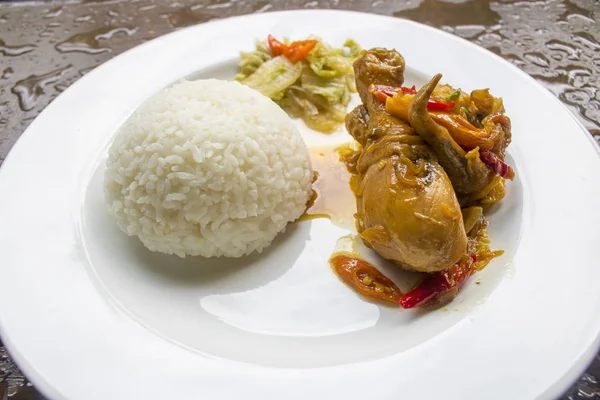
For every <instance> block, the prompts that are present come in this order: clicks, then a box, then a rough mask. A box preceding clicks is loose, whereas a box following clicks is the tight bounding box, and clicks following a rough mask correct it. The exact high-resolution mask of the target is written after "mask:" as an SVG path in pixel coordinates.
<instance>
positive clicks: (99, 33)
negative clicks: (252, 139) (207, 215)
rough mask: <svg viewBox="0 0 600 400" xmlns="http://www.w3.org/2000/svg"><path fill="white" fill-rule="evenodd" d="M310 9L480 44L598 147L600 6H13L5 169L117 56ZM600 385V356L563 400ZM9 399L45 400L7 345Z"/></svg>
mask: <svg viewBox="0 0 600 400" xmlns="http://www.w3.org/2000/svg"><path fill="white" fill-rule="evenodd" d="M309 8H335V9H348V10H355V11H363V12H370V13H376V14H383V15H391V16H394V17H398V18H408V19H411V20H414V21H418V22H422V23H425V24H428V25H432V26H435V27H437V28H440V29H443V30H445V31H447V32H451V33H453V34H455V35H458V36H461V37H463V38H465V39H467V40H470V41H472V42H474V43H477V44H478V45H480V46H483V47H485V48H487V49H489V50H491V51H493V52H494V53H496V54H499V55H500V56H502V57H504V58H505V59H506V60H508V61H510V62H511V63H513V64H515V65H516V66H517V67H519V68H521V69H523V70H524V71H525V72H527V73H529V74H530V75H532V76H533V77H535V78H536V79H537V80H538V81H540V82H541V83H542V84H543V85H544V86H546V87H547V88H548V90H550V91H551V92H552V93H554V94H555V95H556V96H558V98H559V99H560V100H561V101H562V102H563V103H565V104H566V105H567V106H568V107H569V108H570V109H571V110H573V112H574V113H575V114H576V115H578V116H579V117H580V119H581V121H582V122H583V124H584V125H585V126H586V127H587V128H588V129H589V130H590V133H591V134H592V135H594V137H595V139H596V141H597V142H598V143H600V2H599V1H598V0H541V1H531V2H530V1H513V0H495V1H490V0H443V1H442V0H403V1H400V0H397V1H391V0H354V1H340V0H314V1H309V0H239V1H236V0H231V1H228V0H208V1H192V0H180V1H177V0H173V1H172V2H170V1H161V0H132V1H130V0H88V1H82V2H73V1H54V2H48V1H37V2H36V1H26V2H25V1H22V2H19V1H16V2H15V1H13V2H0V164H1V163H2V161H3V160H4V158H5V157H6V154H7V153H8V152H9V150H10V148H11V147H12V146H13V144H14V143H15V142H16V141H17V139H18V138H19V136H20V135H21V133H22V132H23V131H24V130H25V128H26V127H27V125H28V124H29V123H30V122H31V121H32V120H33V119H34V118H35V117H36V116H37V115H38V114H39V113H40V112H41V111H42V110H43V109H44V107H46V105H47V104H48V103H49V102H51V101H52V100H53V99H54V98H55V97H56V96H58V94H59V93H60V92H61V91H63V90H64V89H65V88H66V87H68V86H69V85H70V84H72V83H73V82H75V81H76V80H77V79H79V78H80V77H81V76H83V75H85V74H86V73H87V72H89V71H90V70H91V69H93V68H94V67H96V66H97V65H99V64H101V63H103V62H104V61H106V60H108V59H110V58H111V57H114V56H115V55H117V54H119V53H121V52H123V51H125V50H127V49H130V48H132V47H134V46H136V45H138V44H140V43H143V42H145V41H147V40H150V39H152V38H155V37H157V36H160V35H163V34H165V33H169V32H171V31H173V30H176V29H180V28H183V27H186V26H189V25H193V24H198V23H202V22H206V21H209V20H211V19H217V18H225V17H230V16H235V15H241V14H249V13H263V12H270V11H275V10H289V9H309ZM538 117H541V118H543V116H538ZM9 284H10V282H2V283H1V284H0V290H2V285H9ZM599 378H600V355H599V356H597V357H596V358H595V361H594V363H593V364H592V365H591V366H590V367H589V369H588V370H587V372H586V373H585V374H584V375H583V376H582V377H581V378H580V379H579V380H578V381H577V382H576V383H575V384H574V385H573V386H572V387H571V388H570V389H569V390H568V391H567V393H566V394H565V395H564V397H563V398H565V399H591V398H593V399H600V384H599V383H598V379H599ZM6 396H7V397H8V398H13V399H41V398H42V397H41V396H40V395H39V394H38V393H37V392H36V391H35V389H34V388H33V387H31V385H30V384H29V383H28V381H27V378H26V377H24V376H23V374H22V373H21V372H20V371H19V369H18V368H17V366H16V365H15V364H14V363H13V362H12V361H11V359H10V356H9V355H8V354H7V352H6V350H5V349H4V347H3V346H2V343H1V342H0V400H5V397H6Z"/></svg>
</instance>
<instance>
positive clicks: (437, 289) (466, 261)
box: [400, 254, 477, 308]
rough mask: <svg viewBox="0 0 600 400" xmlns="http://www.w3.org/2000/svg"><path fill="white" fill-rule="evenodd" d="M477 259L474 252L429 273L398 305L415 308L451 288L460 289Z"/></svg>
mask: <svg viewBox="0 0 600 400" xmlns="http://www.w3.org/2000/svg"><path fill="white" fill-rule="evenodd" d="M476 261H477V256H475V254H473V255H471V256H468V257H464V258H463V259H462V260H461V261H459V262H458V263H456V264H454V265H453V266H452V267H450V268H448V269H447V270H444V271H438V272H434V273H432V274H430V275H429V276H428V277H427V278H425V280H424V281H423V282H422V283H421V284H420V285H419V286H418V287H417V288H416V289H413V290H411V291H410V292H408V293H406V294H405V295H403V296H402V298H400V307H402V308H415V307H420V306H422V305H424V304H427V303H429V302H430V301H431V300H434V299H437V298H439V297H440V296H442V295H443V294H446V293H448V292H449V291H450V290H453V289H456V290H458V289H460V287H461V286H462V285H463V283H465V281H466V280H467V278H468V277H469V276H471V272H472V271H473V265H474V264H475V262H476Z"/></svg>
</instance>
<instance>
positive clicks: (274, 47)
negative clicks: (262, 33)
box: [267, 35, 288, 57]
mask: <svg viewBox="0 0 600 400" xmlns="http://www.w3.org/2000/svg"><path fill="white" fill-rule="evenodd" d="M267 41H268V42H269V48H270V49H271V53H273V55H274V56H276V57H277V56H280V55H282V54H283V53H284V52H285V51H287V50H288V45H287V44H285V43H282V42H280V41H279V40H277V39H275V38H274V37H273V36H271V35H269V36H268V38H267Z"/></svg>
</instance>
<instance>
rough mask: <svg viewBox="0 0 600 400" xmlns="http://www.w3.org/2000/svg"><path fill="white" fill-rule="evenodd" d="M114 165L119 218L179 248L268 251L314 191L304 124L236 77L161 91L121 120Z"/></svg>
mask: <svg viewBox="0 0 600 400" xmlns="http://www.w3.org/2000/svg"><path fill="white" fill-rule="evenodd" d="M106 167H107V168H106V173H105V195H106V202H107V204H108V206H109V208H110V211H111V213H112V214H113V215H114V216H115V217H116V220H117V224H118V226H119V228H120V229H121V230H122V231H123V232H125V233H126V234H127V235H130V236H137V237H139V239H140V240H141V241H142V243H143V244H144V245H145V246H146V247H147V248H149V249H150V250H152V251H159V252H163V253H167V254H177V255H178V256H180V257H185V256H186V255H191V256H196V255H200V256H204V257H213V256H227V257H240V256H243V255H246V254H249V253H252V252H254V251H257V252H261V251H262V250H263V249H264V248H265V247H267V246H268V245H269V244H270V243H271V241H272V240H273V239H274V238H275V236H276V235H277V234H278V233H279V232H281V231H283V230H284V229H285V226H286V225H287V223H288V222H291V221H294V220H295V219H297V218H298V217H299V216H300V215H302V213H303V212H304V211H305V209H306V203H307V201H308V199H309V197H310V194H311V180H312V171H311V166H310V159H309V155H308V151H307V149H306V145H305V144H304V142H303V140H302V137H301V136H300V133H299V132H298V129H297V128H296V127H295V125H294V124H293V122H292V121H291V119H290V118H289V117H288V116H287V114H286V113H285V112H284V111H282V110H281V109H280V108H279V107H278V106H277V105H276V104H275V103H273V102H272V101H271V100H270V99H269V98H267V97H265V96H263V95H262V94H260V93H258V92H256V91H254V90H252V89H250V88H248V87H245V86H242V85H241V84H239V83H237V82H227V81H218V80H198V81H183V82H181V83H178V84H176V85H174V86H172V87H170V88H167V89H165V90H163V91H161V92H159V93H157V94H155V95H154V96H152V97H151V98H150V99H149V100H147V101H146V102H145V103H144V104H143V105H142V106H141V107H140V108H139V109H137V110H136V111H135V112H134V113H133V114H132V115H131V117H130V118H129V119H128V120H127V121H126V123H125V124H124V125H123V126H122V127H121V129H120V130H119V132H118V134H117V136H116V139H115V141H114V143H113V145H112V147H111V148H110V150H109V157H108V161H107V163H106Z"/></svg>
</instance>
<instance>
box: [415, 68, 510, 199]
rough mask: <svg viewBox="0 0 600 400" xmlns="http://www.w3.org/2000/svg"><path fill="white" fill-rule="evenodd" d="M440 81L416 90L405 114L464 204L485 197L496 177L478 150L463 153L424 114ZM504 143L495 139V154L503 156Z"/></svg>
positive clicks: (438, 76)
mask: <svg viewBox="0 0 600 400" xmlns="http://www.w3.org/2000/svg"><path fill="white" fill-rule="evenodd" d="M441 78H442V75H441V74H437V75H436V76H434V77H433V79H432V80H431V81H430V82H429V83H427V84H425V85H424V86H423V87H422V88H421V89H420V90H419V92H418V93H417V94H416V95H415V98H414V100H413V101H412V103H411V105H410V108H409V110H408V119H409V121H410V125H411V126H412V127H413V128H414V129H415V131H416V132H417V133H418V134H419V135H420V136H421V137H422V138H423V139H424V140H425V141H426V142H427V143H428V144H429V146H431V148H432V149H433V151H434V152H435V154H436V155H437V158H438V161H439V162H440V164H441V165H442V166H443V167H444V169H445V171H446V173H447V174H448V177H449V178H450V181H451V182H452V186H453V187H454V190H455V191H456V195H457V196H458V198H459V199H460V200H461V203H468V202H469V200H475V199H477V198H479V197H482V195H483V194H485V193H486V192H485V190H486V188H489V187H490V184H492V183H493V180H494V178H495V177H496V174H495V173H494V172H493V171H492V170H491V169H490V168H489V167H488V166H487V165H485V164H484V163H483V161H482V160H481V157H480V154H479V147H476V148H474V149H472V150H470V151H465V150H464V149H463V148H462V147H461V146H460V145H459V144H458V143H456V141H455V140H454V138H453V137H452V136H451V135H450V133H449V132H448V129H446V128H445V127H444V126H442V125H440V124H438V123H437V122H435V121H434V120H433V119H432V117H431V115H430V113H429V112H428V111H427V102H428V101H429V98H430V97H431V94H432V93H433V90H434V89H435V87H436V85H437V84H438V83H439V81H440V79H441ZM501 139H502V140H501ZM509 139H510V138H508V140H509ZM508 140H504V138H503V137H501V138H500V139H496V140H495V141H494V147H496V149H495V150H496V151H497V152H501V153H502V154H504V149H505V148H506V145H508ZM488 191H489V189H488Z"/></svg>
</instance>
